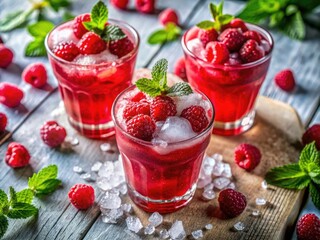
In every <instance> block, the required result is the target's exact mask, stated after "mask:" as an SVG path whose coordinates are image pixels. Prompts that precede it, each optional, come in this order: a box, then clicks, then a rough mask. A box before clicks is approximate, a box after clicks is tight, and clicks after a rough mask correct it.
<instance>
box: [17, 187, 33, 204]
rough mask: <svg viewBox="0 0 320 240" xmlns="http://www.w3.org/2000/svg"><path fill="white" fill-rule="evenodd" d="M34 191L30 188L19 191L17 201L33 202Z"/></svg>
mask: <svg viewBox="0 0 320 240" xmlns="http://www.w3.org/2000/svg"><path fill="white" fill-rule="evenodd" d="M32 200H33V192H32V191H31V190H30V189H28V188H27V189H23V190H22V191H20V192H17V202H20V203H29V204H30V203H32Z"/></svg>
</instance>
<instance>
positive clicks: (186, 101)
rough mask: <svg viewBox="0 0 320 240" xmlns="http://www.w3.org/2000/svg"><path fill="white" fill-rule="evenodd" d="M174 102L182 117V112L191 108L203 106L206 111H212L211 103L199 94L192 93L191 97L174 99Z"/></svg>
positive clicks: (178, 113) (185, 96)
mask: <svg viewBox="0 0 320 240" xmlns="http://www.w3.org/2000/svg"><path fill="white" fill-rule="evenodd" d="M172 99H173V101H174V102H175V104H176V107H177V115H178V116H180V114H181V112H182V111H183V110H184V109H186V108H188V107H191V106H201V107H202V108H203V109H204V110H206V111H207V110H209V109H210V103H209V102H208V101H205V100H203V98H202V96H201V95H200V94H199V93H192V94H189V95H184V96H179V97H173V98H172Z"/></svg>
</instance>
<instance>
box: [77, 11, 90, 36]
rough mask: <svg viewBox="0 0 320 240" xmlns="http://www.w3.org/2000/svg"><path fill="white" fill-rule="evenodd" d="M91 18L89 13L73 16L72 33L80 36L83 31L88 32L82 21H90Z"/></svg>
mask: <svg viewBox="0 0 320 240" xmlns="http://www.w3.org/2000/svg"><path fill="white" fill-rule="evenodd" d="M90 20H91V18H90V14H89V13H85V14H82V15H79V16H77V17H75V19H74V21H73V22H74V23H73V33H74V35H75V36H76V37H77V38H79V39H80V38H81V37H82V36H83V35H84V34H85V33H87V32H88V30H87V29H86V28H85V26H84V25H83V22H90Z"/></svg>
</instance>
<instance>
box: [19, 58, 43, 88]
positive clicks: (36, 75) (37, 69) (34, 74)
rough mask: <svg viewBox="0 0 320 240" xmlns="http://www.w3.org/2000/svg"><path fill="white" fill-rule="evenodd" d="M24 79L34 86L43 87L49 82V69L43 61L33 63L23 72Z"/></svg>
mask: <svg viewBox="0 0 320 240" xmlns="http://www.w3.org/2000/svg"><path fill="white" fill-rule="evenodd" d="M22 79H23V80H24V81H25V82H26V83H29V84H31V85H32V86H33V87H36V88H41V87H43V86H44V85H46V84H47V80H48V76H47V70H46V67H45V66H44V64H43V63H32V64H30V65H28V66H27V67H26V68H25V69H24V70H23V72H22Z"/></svg>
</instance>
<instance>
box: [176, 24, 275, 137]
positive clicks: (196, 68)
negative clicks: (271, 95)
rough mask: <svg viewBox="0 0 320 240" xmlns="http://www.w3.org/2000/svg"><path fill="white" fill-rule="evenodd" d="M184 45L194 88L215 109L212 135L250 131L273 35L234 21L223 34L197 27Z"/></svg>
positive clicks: (269, 58) (254, 26) (212, 29)
mask: <svg viewBox="0 0 320 240" xmlns="http://www.w3.org/2000/svg"><path fill="white" fill-rule="evenodd" d="M206 22H209V21H206ZM199 25H200V26H201V24H198V26H199ZM181 44H182V47H183V50H184V55H185V62H186V73H187V78H188V81H189V83H190V85H191V86H192V87H194V88H196V89H199V90H200V91H202V92H203V93H205V94H206V95H207V96H208V97H209V98H210V100H211V101H212V103H213V104H214V106H215V110H216V116H215V126H214V129H213V133H216V134H220V135H237V134H240V133H242V132H244V131H246V130H248V129H249V128H250V127H251V126H252V125H253V122H254V116H255V111H254V104H255V101H256V97H257V95H258V93H259V90H260V87H261V85H262V83H263V81H264V79H265V77H266V74H267V71H268V67H269V64H270V60H271V53H272V49H273V39H272V36H271V35H270V33H269V32H268V31H266V30H264V29H262V28H261V27H259V26H256V25H253V24H249V23H245V22H243V21H242V20H241V19H233V20H231V22H230V23H228V24H225V25H222V27H221V29H220V30H219V31H218V30H216V29H215V28H213V27H212V28H210V27H207V28H206V29H201V28H200V27H193V28H191V29H190V30H188V31H187V32H186V33H185V34H184V36H183V38H182V41H181Z"/></svg>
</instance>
